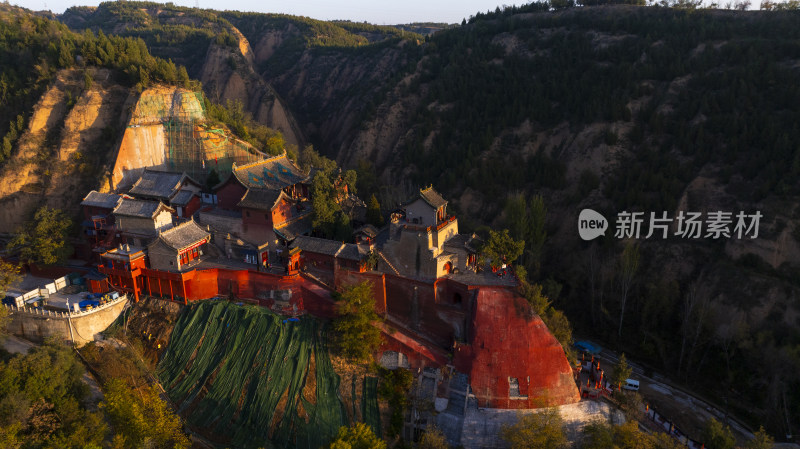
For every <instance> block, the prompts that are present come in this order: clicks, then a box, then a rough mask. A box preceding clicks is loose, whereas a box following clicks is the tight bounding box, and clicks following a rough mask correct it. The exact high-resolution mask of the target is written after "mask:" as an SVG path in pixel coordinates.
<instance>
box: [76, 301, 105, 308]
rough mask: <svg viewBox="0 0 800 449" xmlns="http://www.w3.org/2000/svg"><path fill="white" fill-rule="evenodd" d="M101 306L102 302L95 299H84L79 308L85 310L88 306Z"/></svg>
mask: <svg viewBox="0 0 800 449" xmlns="http://www.w3.org/2000/svg"><path fill="white" fill-rule="evenodd" d="M99 305H100V301H97V300H94V299H84V300H83V301H81V302H79V303H78V307H80V308H81V309H85V308H86V307H87V306H92V307H97V306H99Z"/></svg>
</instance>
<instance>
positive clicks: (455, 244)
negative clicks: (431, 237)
mask: <svg viewBox="0 0 800 449" xmlns="http://www.w3.org/2000/svg"><path fill="white" fill-rule="evenodd" d="M444 246H446V247H451V248H458V249H463V250H465V251H467V252H470V253H475V252H477V251H478V248H480V247H481V246H483V239H481V238H480V237H478V236H477V234H474V233H473V234H456V235H454V236H452V237H450V238H449V239H447V241H446V242H444Z"/></svg>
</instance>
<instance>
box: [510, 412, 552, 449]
mask: <svg viewBox="0 0 800 449" xmlns="http://www.w3.org/2000/svg"><path fill="white" fill-rule="evenodd" d="M500 435H501V436H502V437H503V439H504V440H505V441H506V442H507V443H508V444H509V445H510V446H511V449H560V448H566V447H568V442H567V437H566V436H565V435H564V421H563V420H562V419H561V415H560V414H559V412H558V410H557V409H555V408H545V409H540V410H537V411H536V412H535V413H528V414H525V415H521V416H520V418H519V421H517V423H516V424H514V425H510V426H503V428H502V429H501V430H500Z"/></svg>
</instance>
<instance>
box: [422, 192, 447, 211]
mask: <svg viewBox="0 0 800 449" xmlns="http://www.w3.org/2000/svg"><path fill="white" fill-rule="evenodd" d="M419 196H420V198H422V199H423V200H425V202H426V203H428V204H430V205H431V207H433V208H434V209H438V208H440V207H442V206H444V205H445V204H447V200H445V199H444V198H442V195H439V192H437V191H435V190H433V187H428V188H427V189H422V190H420V191H419Z"/></svg>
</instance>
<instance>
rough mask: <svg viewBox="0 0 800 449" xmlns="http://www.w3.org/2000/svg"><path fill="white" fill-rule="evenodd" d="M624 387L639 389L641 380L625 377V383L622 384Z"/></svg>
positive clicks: (631, 389)
mask: <svg viewBox="0 0 800 449" xmlns="http://www.w3.org/2000/svg"><path fill="white" fill-rule="evenodd" d="M622 388H624V389H625V390H630V391H639V381H638V380H633V379H625V383H623V384H622Z"/></svg>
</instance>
